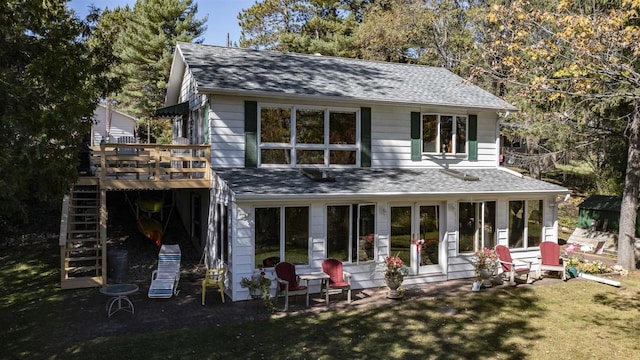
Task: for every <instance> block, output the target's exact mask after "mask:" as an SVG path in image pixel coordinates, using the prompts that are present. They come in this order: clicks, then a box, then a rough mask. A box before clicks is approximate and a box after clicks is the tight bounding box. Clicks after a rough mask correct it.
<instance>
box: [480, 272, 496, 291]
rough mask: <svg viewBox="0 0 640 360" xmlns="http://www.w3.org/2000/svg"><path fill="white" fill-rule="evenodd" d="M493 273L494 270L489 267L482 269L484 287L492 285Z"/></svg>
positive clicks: (481, 275)
mask: <svg viewBox="0 0 640 360" xmlns="http://www.w3.org/2000/svg"><path fill="white" fill-rule="evenodd" d="M491 275H493V271H491V270H489V269H480V277H481V278H482V287H491V285H492V284H491Z"/></svg>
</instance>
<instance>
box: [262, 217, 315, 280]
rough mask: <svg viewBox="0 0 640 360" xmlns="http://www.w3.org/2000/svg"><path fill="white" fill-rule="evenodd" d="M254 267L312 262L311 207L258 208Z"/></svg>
mask: <svg viewBox="0 0 640 360" xmlns="http://www.w3.org/2000/svg"><path fill="white" fill-rule="evenodd" d="M255 229H256V233H255V252H254V253H255V267H256V268H258V267H262V266H272V265H273V264H275V263H277V262H278V261H288V262H290V263H293V264H298V265H303V264H308V263H309V207H306V206H285V207H266V208H256V209H255Z"/></svg>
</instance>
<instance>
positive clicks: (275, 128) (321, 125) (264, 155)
mask: <svg viewBox="0 0 640 360" xmlns="http://www.w3.org/2000/svg"><path fill="white" fill-rule="evenodd" d="M259 114H260V120H259V131H260V137H259V139H260V142H259V148H260V152H259V153H260V165H261V166H283V165H284V166H290V167H329V166H350V167H355V166H357V165H358V161H359V159H358V147H359V144H358V142H357V139H358V131H359V111H358V110H355V109H353V110H352V109H333V108H332V109H328V108H317V107H310V106H270V105H264V106H261V108H260V111H259Z"/></svg>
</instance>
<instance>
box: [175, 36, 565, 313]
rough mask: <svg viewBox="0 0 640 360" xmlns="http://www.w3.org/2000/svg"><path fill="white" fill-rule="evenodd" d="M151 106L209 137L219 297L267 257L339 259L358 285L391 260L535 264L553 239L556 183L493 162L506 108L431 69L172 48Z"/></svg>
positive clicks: (468, 272) (311, 266)
mask: <svg viewBox="0 0 640 360" xmlns="http://www.w3.org/2000/svg"><path fill="white" fill-rule="evenodd" d="M165 105H166V106H167V108H172V109H176V108H177V107H181V108H183V109H184V111H183V113H181V114H180V115H181V116H180V120H179V122H180V124H184V121H187V120H188V122H187V123H188V124H189V130H188V133H189V134H191V135H190V136H188V137H189V138H190V139H191V142H200V143H205V144H210V145H211V164H212V173H213V175H214V176H213V178H214V180H213V182H212V185H211V189H210V193H209V196H208V198H207V197H206V196H204V197H203V199H202V200H203V202H204V203H205V205H204V206H203V208H205V207H206V209H207V211H203V213H202V214H200V215H199V216H201V217H202V218H201V219H195V220H196V222H198V223H202V229H201V230H202V231H201V233H202V234H206V239H202V244H199V245H200V246H202V247H203V248H204V251H205V253H206V259H207V265H208V266H215V264H221V263H222V264H225V265H226V266H227V268H228V274H229V282H228V287H227V289H226V292H227V294H228V295H229V296H230V297H231V298H232V299H233V300H234V301H238V300H245V299H247V298H248V292H247V289H244V288H242V287H241V286H240V280H241V278H242V277H248V276H250V275H251V274H252V273H254V272H255V271H256V270H257V269H258V268H260V267H262V266H263V264H268V263H267V262H266V261H265V260H266V259H268V258H272V257H276V258H278V259H279V260H281V261H289V262H292V263H294V264H295V265H296V268H297V269H298V272H307V271H318V270H319V269H320V267H321V263H322V261H323V260H324V259H326V258H329V257H333V258H338V259H339V260H341V261H343V263H344V265H345V267H346V270H347V271H349V272H351V273H352V274H353V275H354V277H353V279H352V284H353V287H354V288H367V287H377V286H380V285H381V284H382V281H383V273H382V272H381V271H380V269H381V266H380V264H381V262H382V261H383V260H384V258H385V257H386V256H388V255H390V254H396V253H398V254H400V256H401V257H402V258H403V259H404V260H405V261H406V262H407V264H408V265H409V266H410V268H411V274H410V275H409V276H408V277H406V278H405V283H406V284H420V283H430V282H438V281H446V280H448V279H457V278H468V277H472V276H473V275H474V273H473V266H472V263H471V260H472V257H473V254H474V252H475V251H476V250H478V249H480V248H482V247H491V248H492V247H494V246H495V245H497V244H504V245H507V246H509V248H510V249H511V251H512V255H513V256H514V257H515V258H522V259H525V258H526V259H534V258H535V256H536V255H537V254H538V252H539V248H538V244H539V243H540V242H541V241H543V240H549V241H557V202H558V201H560V200H559V199H562V198H564V195H566V194H567V193H568V190H567V189H566V188H563V187H560V186H557V185H554V184H550V183H547V182H543V181H539V180H535V179H532V178H528V177H523V176H520V175H518V174H515V173H513V172H511V171H509V170H506V169H504V168H501V167H500V166H499V161H498V159H499V149H498V144H499V141H498V136H499V134H498V128H499V123H500V114H504V113H506V112H510V111H517V109H516V108H514V107H513V106H512V105H510V104H508V103H506V102H504V101H503V100H501V99H499V98H497V97H495V96H493V95H492V94H490V93H488V92H486V91H484V90H482V89H480V88H479V87H477V86H475V85H472V84H469V83H467V82H466V81H464V80H463V79H461V78H459V77H458V76H456V75H454V74H452V73H451V72H449V71H448V70H446V69H443V68H433V67H426V66H417V65H406V64H391V63H385V62H373V61H363V60H354V59H344V58H334V57H325V56H317V55H301V54H291V53H279V52H269V51H258V50H248V49H238V48H224V47H217V46H208V45H200V44H187V43H179V44H178V45H177V47H176V52H175V55H174V59H173V64H172V69H171V76H170V80H169V85H168V90H167V98H166V103H165ZM174 115H175V114H174ZM174 124H178V122H177V121H176V122H175V123H174ZM176 126H177V125H176ZM174 133H175V132H174ZM193 134H203V135H204V136H194V135H193ZM185 137H186V136H185ZM190 197H191V198H192V196H186V195H184V196H181V197H180V199H179V200H180V201H182V202H183V203H185V205H183V206H182V207H183V208H189V205H188V202H189V201H191V200H190ZM207 201H208V202H207ZM191 213H192V214H193V211H192V212H191ZM188 215H189V214H188V213H187V214H182V218H183V220H184V221H185V225H186V226H187V228H189V226H190V224H192V223H193V222H194V219H191V218H189V216H188ZM199 233H200V232H199ZM414 239H424V240H425V243H424V245H423V246H421V247H419V246H418V245H416V244H415V243H414ZM263 261H265V262H264V263H263ZM265 270H266V272H267V274H268V276H271V277H273V276H274V275H273V268H272V267H269V266H267V267H266V269H265ZM272 286H275V282H274V284H273V285H272ZM318 290H319V288H318V287H317V286H316V287H312V289H311V291H312V292H314V291H315V292H317V291H318Z"/></svg>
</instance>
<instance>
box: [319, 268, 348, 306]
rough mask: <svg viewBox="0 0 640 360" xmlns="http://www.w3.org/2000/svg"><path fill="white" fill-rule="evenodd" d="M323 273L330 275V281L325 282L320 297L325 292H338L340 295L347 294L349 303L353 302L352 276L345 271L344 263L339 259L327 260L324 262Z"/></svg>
mask: <svg viewBox="0 0 640 360" xmlns="http://www.w3.org/2000/svg"><path fill="white" fill-rule="evenodd" d="M322 271H324V272H325V273H326V274H327V275H329V280H328V281H326V282H323V288H321V289H320V295H322V292H323V291H331V290H337V291H340V294H343V293H344V292H345V291H346V292H347V302H348V303H350V302H351V274H350V273H348V272H346V271H344V270H343V268H342V261H340V260H337V259H326V260H324V261H323V262H322Z"/></svg>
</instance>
